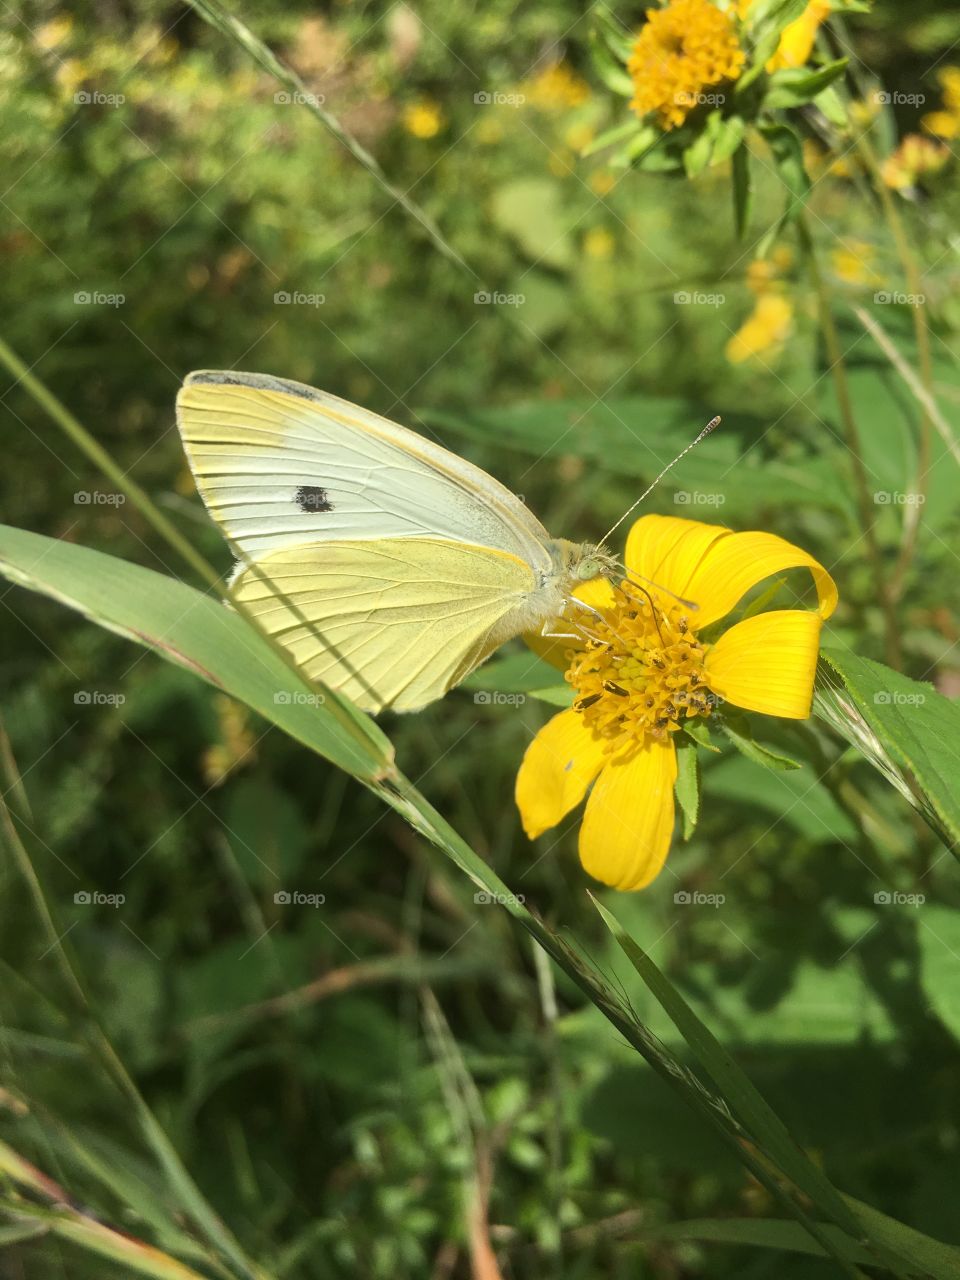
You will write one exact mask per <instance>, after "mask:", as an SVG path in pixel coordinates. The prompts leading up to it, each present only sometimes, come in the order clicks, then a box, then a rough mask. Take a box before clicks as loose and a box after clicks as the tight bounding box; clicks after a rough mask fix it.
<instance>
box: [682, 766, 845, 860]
mask: <svg viewBox="0 0 960 1280" xmlns="http://www.w3.org/2000/svg"><path fill="white" fill-rule="evenodd" d="M704 790H705V792H706V795H707V797H708V798H709V797H712V796H717V797H722V798H723V799H725V800H730V801H735V802H736V803H737V804H740V805H744V806H746V807H747V809H748V810H749V809H750V808H753V807H756V808H758V809H762V810H764V811H765V812H767V813H769V814H771V816H772V817H773V818H774V819H775V820H776V821H777V822H782V823H786V824H787V826H789V827H792V828H793V829H794V830H795V831H798V832H799V833H800V834H801V835H802V836H804V837H805V838H806V839H807V840H809V841H810V842H811V843H812V844H829V843H830V842H831V841H834V840H839V841H841V842H842V843H853V842H855V841H856V840H857V839H858V838H859V833H858V831H857V828H856V827H855V826H854V824H853V822H852V821H851V819H850V818H848V817H847V815H846V814H845V813H844V811H843V810H842V809H841V808H840V806H839V805H838V804H837V802H836V801H835V800H834V799H833V797H832V796H831V795H830V792H829V791H827V789H826V787H825V786H824V785H823V783H822V782H820V781H818V779H817V776H816V774H815V773H814V772H813V770H812V769H811V768H810V766H809V765H803V766H801V767H800V768H799V769H792V770H790V771H788V772H783V773H781V772H772V771H771V770H770V768H769V767H767V768H764V767H763V766H761V765H758V764H756V763H754V762H753V761H752V760H748V759H746V757H744V756H732V755H728V756H726V757H725V758H724V759H723V760H720V761H717V762H715V763H713V762H711V763H707V764H706V765H705V768H704Z"/></svg>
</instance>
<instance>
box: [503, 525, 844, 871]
mask: <svg viewBox="0 0 960 1280" xmlns="http://www.w3.org/2000/svg"><path fill="white" fill-rule="evenodd" d="M624 561H625V563H626V569H627V575H628V576H627V577H625V578H624V579H623V580H622V581H621V582H620V583H619V584H617V585H614V584H613V583H611V582H608V581H606V580H605V579H595V580H594V581H593V582H590V583H588V584H585V589H578V591H577V599H578V600H580V601H582V603H583V605H584V606H586V607H585V608H584V609H583V610H576V611H575V613H574V614H571V616H570V617H569V618H568V617H566V616H565V617H564V619H563V623H562V629H563V630H564V631H571V630H572V631H574V632H575V633H577V635H578V636H579V637H580V638H579V639H574V640H571V641H564V642H562V645H561V643H558V642H557V641H556V640H554V641H552V642H549V643H546V642H544V640H543V639H542V638H541V637H539V636H538V637H534V638H531V640H530V643H531V644H532V645H533V646H534V647H535V648H537V649H538V651H540V652H542V653H543V654H544V656H545V657H547V658H548V660H550V661H552V662H555V663H556V664H557V665H561V666H565V667H566V668H567V669H566V672H565V679H566V680H567V682H568V683H569V684H571V685H572V686H573V689H574V694H575V697H574V702H573V706H572V707H571V708H570V709H569V710H568V711H561V712H560V714H559V715H556V716H554V717H553V719H552V720H550V721H548V723H547V724H546V725H544V727H543V728H542V729H541V730H540V732H539V733H538V734H537V736H536V737H535V738H534V739H533V741H532V742H531V744H530V746H529V747H528V748H527V751H526V754H525V755H524V757H523V763H522V764H521V766H520V771H519V773H518V774H517V782H516V792H515V794H516V801H517V806H518V808H519V810H520V817H521V819H522V821H523V828H524V831H525V832H526V833H527V835H528V836H529V837H530V839H534V838H535V837H536V836H539V835H541V834H542V833H543V832H544V831H546V830H548V829H549V828H550V827H554V826H556V825H557V823H558V822H560V821H562V819H563V818H565V817H566V815H567V814H568V813H569V812H570V811H571V810H572V809H574V808H575V807H576V806H577V805H578V804H579V803H580V801H581V800H582V799H583V798H584V796H585V795H586V793H587V790H588V788H589V787H590V785H591V783H592V784H593V790H592V791H591V792H590V797H589V799H588V800H587V806H586V809H585V811H584V815H583V823H582V825H581V827H580V841H579V847H580V860H581V862H582V863H583V866H584V868H585V869H586V871H587V872H589V874H590V875H592V876H594V877H596V879H598V880H602V881H603V883H604V884H609V885H613V886H614V887H615V888H617V889H625V890H630V889H642V888H644V887H645V886H646V885H648V884H649V883H650V882H651V880H653V879H654V878H655V877H656V876H657V874H658V873H659V871H660V869H661V868H662V866H663V864H664V861H665V860H666V857H667V853H668V851H669V848H670V841H671V838H672V836H673V826H674V799H673V787H674V783H675V781H676V778H677V752H676V745H675V743H676V734H677V732H678V731H679V730H680V729H682V728H683V726H684V724H685V723H686V722H687V721H689V720H692V719H694V718H697V717H709V716H710V715H711V713H712V711H713V710H714V707H715V706H716V703H717V701H718V699H719V700H722V701H726V702H730V703H733V704H734V705H735V706H738V707H745V708H746V709H747V710H750V711H760V712H763V713H764V714H766V715H773V716H783V717H785V718H787V719H793V720H803V719H805V718H806V717H807V716H808V715H809V714H810V704H811V701H812V698H813V678H814V674H815V671H816V666H817V652H818V649H819V643H820V630H821V627H822V624H823V621H824V619H826V618H828V617H829V616H830V614H831V613H832V612H833V610H834V608H835V607H836V603H837V589H836V587H835V585H834V583H833V579H832V578H831V577H830V575H829V574H828V573H827V572H826V570H825V569H824V568H823V567H822V566H821V565H820V564H819V563H818V562H817V561H816V560H814V559H813V557H812V556H810V555H808V554H807V553H806V552H805V551H802V550H801V549H800V548H799V547H795V546H793V545H792V544H791V543H789V542H786V541H784V539H783V538H778V537H776V536H775V535H774V534H771V533H734V532H733V531H732V530H730V529H726V528H724V527H723V526H721V525H708V524H701V523H700V522H699V521H698V520H681V519H678V518H677V517H675V516H656V515H651V516H643V517H642V518H641V519H640V520H638V521H637V522H636V523H635V524H634V526H633V528H632V529H631V530H630V534H629V536H628V538H627V546H626V552H625V554H624ZM797 568H806V569H809V570H810V572H811V574H812V576H813V579H814V582H815V584H816V587H817V596H818V605H819V607H818V608H817V609H816V610H815V611H814V610H806V609H780V610H773V611H771V612H769V613H760V614H756V615H754V616H753V617H750V618H745V619H743V620H742V621H740V622H737V623H735V624H734V625H733V626H731V627H729V628H728V629H727V630H726V631H724V632H723V633H722V634H721V635H720V636H719V637H718V638H717V639H716V640H715V641H714V642H713V643H712V644H711V643H707V642H706V641H705V640H703V639H701V638H700V633H701V632H702V630H703V629H704V628H705V627H708V626H710V625H711V624H712V623H714V622H719V621H720V619H721V618H725V617H727V615H728V614H729V613H730V612H731V610H732V609H733V608H734V606H735V605H736V604H738V602H739V601H740V600H741V599H742V597H743V596H744V595H745V594H746V592H748V591H749V590H750V589H751V588H752V587H754V586H756V585H757V584H758V583H760V582H762V581H763V580H764V579H765V578H769V577H772V576H773V575H774V574H779V573H782V572H783V571H785V570H787V569H797ZM640 582H643V583H649V584H651V585H650V586H649V588H648V587H646V586H644V587H640V586H638V585H637V584H638V583H640ZM653 584H656V585H653ZM683 601H693V602H694V603H695V604H696V605H697V608H696V609H695V610H694V609H691V608H690V607H689V606H688V605H687V604H685V603H683ZM574 603H576V602H574Z"/></svg>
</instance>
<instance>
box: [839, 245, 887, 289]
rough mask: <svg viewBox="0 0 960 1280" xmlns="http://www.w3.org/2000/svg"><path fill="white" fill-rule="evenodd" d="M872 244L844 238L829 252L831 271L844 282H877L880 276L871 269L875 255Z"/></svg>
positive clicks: (859, 283)
mask: <svg viewBox="0 0 960 1280" xmlns="http://www.w3.org/2000/svg"><path fill="white" fill-rule="evenodd" d="M875 256H876V255H875V253H874V249H873V246H872V245H869V244H867V243H866V242H865V241H863V240H844V241H842V242H841V244H840V245H839V246H838V247H837V248H836V249H834V250H832V252H831V254H830V264H831V266H832V267H833V273H834V275H835V276H836V277H837V279H838V280H842V281H843V282H844V284H854V285H862V284H879V283H880V277H879V276H878V275H877V273H876V272H875V271H874V269H873V260H874V257H875Z"/></svg>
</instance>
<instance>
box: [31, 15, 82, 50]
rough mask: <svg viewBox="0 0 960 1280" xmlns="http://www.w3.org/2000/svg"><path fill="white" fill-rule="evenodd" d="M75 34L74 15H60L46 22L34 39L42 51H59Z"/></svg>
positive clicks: (35, 33)
mask: <svg viewBox="0 0 960 1280" xmlns="http://www.w3.org/2000/svg"><path fill="white" fill-rule="evenodd" d="M72 34H73V15H72V14H69V13H58V14H57V15H56V16H55V17H53V18H51V19H50V21H49V22H44V23H43V24H42V25H41V26H39V27H37V29H36V31H35V32H34V39H35V40H36V42H37V44H38V45H39V46H40V48H41V49H47V50H49V49H57V48H59V46H60V45H62V44H63V42H64V41H65V40H67V39H68V38H69V37H70V36H71V35H72Z"/></svg>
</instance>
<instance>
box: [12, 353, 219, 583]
mask: <svg viewBox="0 0 960 1280" xmlns="http://www.w3.org/2000/svg"><path fill="white" fill-rule="evenodd" d="M0 361H2V362H3V364H5V365H6V367H7V368H8V369H9V370H10V372H11V373H12V374H13V376H14V377H15V378H16V380H17V382H18V383H19V384H20V385H21V386H22V387H23V389H24V390H25V391H26V392H27V394H28V395H30V396H32V397H33V399H34V400H35V401H36V402H37V404H38V405H39V406H40V407H41V409H44V410H45V411H46V412H47V413H48V414H49V415H50V417H51V418H52V419H53V420H54V422H55V423H56V424H57V426H58V427H60V429H61V430H62V431H63V432H64V434H65V435H67V436H69V437H70V439H71V440H72V441H73V443H74V444H75V445H76V446H77V447H78V448H79V449H80V451H81V452H82V453H84V454H86V456H87V457H88V458H89V459H90V461H91V462H92V463H93V464H94V466H96V467H99V468H100V470H101V471H102V472H103V474H104V475H105V476H106V477H107V478H108V479H109V480H110V481H111V483H112V484H114V485H115V486H116V488H117V489H118V490H119V491H120V492H121V493H123V494H125V495H126V496H127V498H129V499H130V501H131V502H132V503H133V505H134V506H135V507H136V508H137V510H138V511H139V512H140V514H141V515H142V516H143V517H144V519H145V520H146V521H147V522H148V523H149V524H151V525H153V527H154V529H156V531H157V533H159V534H160V536H161V537H162V538H163V539H164V540H165V541H166V542H167V543H169V545H170V546H171V547H172V548H173V549H174V551H176V552H177V554H178V555H179V556H181V557H182V559H183V560H185V561H186V563H187V564H189V565H190V567H191V569H193V570H194V572H195V573H197V574H198V575H199V576H200V577H201V578H202V579H203V580H204V582H206V583H207V585H208V586H211V587H215V588H216V590H217V591H218V592H219V591H220V575H219V574H218V573H217V571H216V570H215V569H214V568H213V566H212V565H211V564H209V563H208V562H207V561H206V560H205V559H204V558H203V556H202V555H200V553H199V552H198V551H196V550H195V549H194V548H193V547H192V546H191V545H190V543H189V542H188V541H187V539H186V538H185V537H184V536H183V534H182V533H180V531H179V530H178V529H177V528H176V527H175V526H174V525H173V524H171V522H170V521H169V520H168V519H167V517H166V516H165V515H164V514H163V512H162V511H160V510H159V509H158V508H157V506H156V505H155V503H154V502H153V501H152V500H151V499H150V498H149V497H148V495H147V493H146V492H145V490H143V489H141V488H140V486H139V485H138V484H137V482H136V481H135V480H131V479H130V477H129V476H128V475H126V474H125V473H124V472H123V470H122V469H121V468H120V467H119V466H118V464H117V463H116V462H114V460H113V458H111V457H110V455H109V453H107V451H106V449H104V448H103V447H102V446H101V445H99V444H98V443H97V441H96V440H94V438H93V436H92V435H91V434H90V432H89V431H87V429H86V427H84V426H83V425H82V424H81V423H80V422H78V421H77V419H76V418H75V417H74V416H73V414H72V413H71V412H70V410H69V409H68V408H67V407H66V405H63V404H61V403H60V401H59V400H58V399H57V397H56V396H55V395H54V394H53V392H52V391H50V390H49V389H48V388H47V387H45V386H44V385H43V383H42V382H41V381H40V380H39V378H36V377H34V375H33V373H31V371H30V370H29V369H28V368H27V366H26V365H25V364H24V363H23V361H22V360H21V359H20V357H19V356H18V355H17V353H16V352H15V351H13V350H12V348H10V347H9V346H7V344H6V343H5V342H4V341H3V339H2V338H0Z"/></svg>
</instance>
